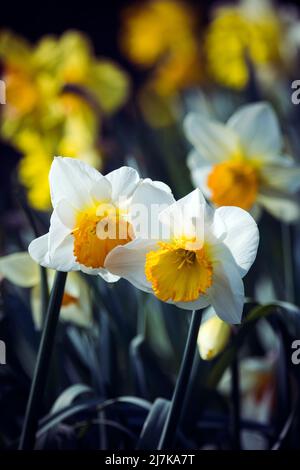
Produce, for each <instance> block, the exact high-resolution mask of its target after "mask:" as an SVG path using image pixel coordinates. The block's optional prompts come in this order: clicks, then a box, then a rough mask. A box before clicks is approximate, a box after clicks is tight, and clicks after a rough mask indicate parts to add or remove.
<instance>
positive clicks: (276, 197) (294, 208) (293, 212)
mask: <svg viewBox="0 0 300 470" xmlns="http://www.w3.org/2000/svg"><path fill="white" fill-rule="evenodd" d="M257 201H258V202H259V203H260V204H261V205H262V206H263V207H264V208H265V209H266V210H267V211H268V212H270V214H272V215H273V216H274V217H276V218H278V219H279V220H282V221H283V222H296V221H298V220H299V218H300V204H299V201H298V200H297V199H296V196H291V195H288V194H284V193H281V192H279V191H276V190H271V189H269V190H267V189H265V190H263V191H261V192H260V194H259V195H258V198H257Z"/></svg>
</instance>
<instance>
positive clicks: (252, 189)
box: [207, 160, 259, 210]
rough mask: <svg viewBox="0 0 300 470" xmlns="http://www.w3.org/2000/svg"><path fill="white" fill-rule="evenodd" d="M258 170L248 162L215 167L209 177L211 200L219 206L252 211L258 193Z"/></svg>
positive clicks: (229, 163)
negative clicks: (236, 207)
mask: <svg viewBox="0 0 300 470" xmlns="http://www.w3.org/2000/svg"><path fill="white" fill-rule="evenodd" d="M258 183H259V178H258V172H257V169H256V168H255V167H254V166H253V165H251V164H249V163H248V162H246V161H244V160H241V161H235V160H229V161H227V162H224V163H219V164H218V165H215V166H214V167H213V169H212V171H211V173H210V174H209V175H208V178H207V185H208V187H209V189H210V190H211V199H212V201H213V203H214V204H215V205H217V206H238V207H241V208H242V209H246V210H248V209H251V207H252V206H253V204H254V202H255V200H256V196H257V191H258Z"/></svg>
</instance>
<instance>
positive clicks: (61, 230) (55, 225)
mask: <svg viewBox="0 0 300 470" xmlns="http://www.w3.org/2000/svg"><path fill="white" fill-rule="evenodd" d="M64 201H65V200H64ZM60 204H61V203H59V204H58V207H60ZM65 204H67V202H64V203H62V206H64V205H65ZM62 208H63V209H65V208H64V207H62ZM70 210H72V209H70ZM64 212H65V210H62V211H61V214H60V212H59V211H56V209H54V211H53V212H52V215H51V219H50V228H49V240H48V248H49V254H50V256H51V255H52V254H53V253H54V252H55V250H56V248H57V247H58V246H59V245H60V244H61V243H62V242H63V241H64V240H65V239H66V238H67V237H68V236H69V235H70V233H71V228H68V227H67V226H66V225H65V224H64V223H63V222H62V221H61V218H60V216H61V217H62V218H64V216H65V213H64ZM71 217H72V218H73V217H74V214H72V215H71ZM64 220H65V222H66V223H68V222H69V223H70V225H72V220H67V218H65V219H64Z"/></svg>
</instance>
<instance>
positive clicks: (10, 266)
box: [0, 252, 92, 329]
mask: <svg viewBox="0 0 300 470" xmlns="http://www.w3.org/2000/svg"><path fill="white" fill-rule="evenodd" d="M54 274H55V271H53V270H51V269H49V270H47V277H48V283H49V287H50V288H51V287H52V284H53V281H54ZM0 275H1V276H2V277H3V278H5V279H7V280H8V281H10V282H12V283H13V284H15V285H17V286H20V287H24V288H31V309H32V315H33V320H34V324H35V326H36V328H38V329H40V328H41V327H42V317H41V312H42V306H41V301H40V298H41V296H40V272H39V266H38V264H37V263H35V261H33V259H32V258H31V257H30V256H29V254H28V253H27V252H19V253H13V254H11V255H7V256H2V257H1V258H0ZM91 311H92V310H91V302H90V295H89V291H88V287H87V284H86V283H85V282H84V280H83V279H81V278H80V276H79V275H78V274H77V273H70V275H69V276H68V278H67V282H66V287H65V292H64V295H63V300H62V306H61V313H60V320H61V321H63V322H72V323H75V324H76V325H78V326H80V327H90V326H91V325H92V317H91Z"/></svg>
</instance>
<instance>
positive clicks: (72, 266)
mask: <svg viewBox="0 0 300 470" xmlns="http://www.w3.org/2000/svg"><path fill="white" fill-rule="evenodd" d="M73 249H74V238H73V235H69V236H68V237H66V238H65V239H64V240H63V241H62V242H61V243H60V245H59V246H57V247H56V249H55V251H54V252H53V253H50V255H49V265H48V267H49V268H52V269H56V270H57V271H64V272H69V271H78V270H79V269H80V265H79V264H78V263H77V262H76V260H75V257H74V253H73Z"/></svg>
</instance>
